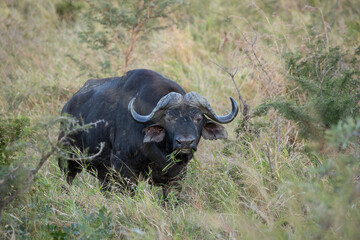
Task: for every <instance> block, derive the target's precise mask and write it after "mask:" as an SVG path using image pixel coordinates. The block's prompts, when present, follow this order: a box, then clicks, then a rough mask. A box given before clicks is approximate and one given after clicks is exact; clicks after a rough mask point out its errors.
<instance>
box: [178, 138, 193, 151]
mask: <svg viewBox="0 0 360 240" xmlns="http://www.w3.org/2000/svg"><path fill="white" fill-rule="evenodd" d="M175 143H176V148H182V149H184V148H186V149H190V148H195V138H194V137H182V136H180V137H176V138H175Z"/></svg>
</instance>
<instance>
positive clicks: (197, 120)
mask: <svg viewBox="0 0 360 240" xmlns="http://www.w3.org/2000/svg"><path fill="white" fill-rule="evenodd" d="M202 120H203V117H202V115H201V114H198V115H196V116H195V117H194V119H193V121H194V123H200V122H201V121H202Z"/></svg>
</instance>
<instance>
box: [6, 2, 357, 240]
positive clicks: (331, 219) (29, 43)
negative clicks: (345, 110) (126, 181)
mask: <svg viewBox="0 0 360 240" xmlns="http://www.w3.org/2000/svg"><path fill="white" fill-rule="evenodd" d="M57 2H65V1H60V0H59V1H50V0H40V1H31V0H24V1H1V3H0V85H1V88H0V116H1V118H0V119H2V118H16V117H17V116H26V117H27V118H29V120H30V127H31V128H34V129H38V130H37V131H36V132H31V134H30V136H27V138H28V139H29V140H28V142H29V143H30V144H28V145H26V144H25V145H21V146H20V147H22V151H19V152H18V153H17V155H14V157H13V158H16V159H17V162H14V163H13V164H14V165H16V164H17V163H18V161H22V162H24V164H25V167H26V168H32V167H34V166H35V165H36V163H37V161H38V159H39V156H40V155H41V153H43V152H45V151H46V150H47V149H48V148H49V147H50V146H49V141H53V142H56V138H57V134H58V131H59V126H58V124H55V125H52V126H50V130H49V139H46V132H45V131H44V129H41V128H39V127H37V128H36V126H38V124H39V123H44V122H45V123H46V122H50V120H49V119H53V118H56V117H57V116H59V114H60V111H61V108H62V106H63V105H64V104H65V103H66V101H67V100H68V99H69V98H70V97H71V96H72V94H73V93H75V92H76V91H77V90H78V89H79V88H80V87H81V86H82V85H83V84H84V83H85V81H86V80H88V79H89V78H94V77H99V78H100V77H110V76H115V75H117V69H108V70H106V71H103V69H102V66H101V64H100V63H101V62H104V61H106V60H109V59H108V58H109V57H108V56H107V55H106V53H104V52H102V51H95V50H92V49H89V48H87V46H86V44H84V43H82V42H81V41H80V39H79V37H78V33H79V32H80V31H82V30H83V28H84V27H85V23H84V21H83V18H82V15H81V11H84V9H85V10H86V5H84V6H83V7H81V8H79V9H78V10H74V11H80V12H78V13H76V17H74V18H72V16H71V14H70V15H66V17H65V18H64V17H63V18H61V17H59V16H57V14H56V3H57ZM309 4H311V5H312V6H314V7H315V8H311V9H306V8H305V9H304V3H300V2H299V1H295V0H294V1H250V0H246V1H241V3H240V1H234V0H223V1H220V0H216V1H211V4H209V2H208V1H203V0H195V1H191V2H190V4H189V5H187V7H186V9H184V11H183V12H182V14H183V17H184V19H185V20H186V22H185V23H184V25H183V26H180V27H171V28H168V29H166V30H164V31H160V32H156V33H154V34H151V35H149V36H147V39H144V40H141V42H139V44H138V45H137V46H136V49H135V52H134V58H133V60H132V62H131V63H130V68H150V69H153V70H155V71H158V72H160V73H161V74H163V75H165V76H167V77H169V78H171V79H173V80H175V81H177V82H178V83H179V84H181V85H182V86H183V87H184V88H185V89H186V91H196V92H198V93H200V94H201V95H203V96H204V97H206V98H207V99H209V101H210V103H211V104H212V105H213V107H214V109H215V110H216V111H217V112H219V113H221V114H223V113H226V112H227V111H229V110H230V105H229V104H230V102H229V96H232V97H234V98H236V97H237V93H236V89H235V88H234V87H233V85H232V82H231V79H230V78H229V77H228V76H227V74H226V73H224V72H223V71H222V70H221V69H219V68H218V67H217V66H216V65H214V64H213V63H211V61H215V62H217V63H219V64H220V65H222V66H224V67H226V68H229V69H230V70H233V69H234V68H235V67H239V71H238V74H237V75H236V77H235V80H236V83H237V84H238V86H239V87H240V90H241V93H242V94H243V97H244V98H245V99H246V100H247V103H248V104H249V105H250V107H251V108H255V107H256V106H257V105H259V104H261V103H262V102H263V101H264V100H268V99H274V98H276V97H278V96H283V95H286V94H287V93H286V88H285V84H286V81H287V80H286V79H287V77H288V72H287V70H288V69H286V62H285V60H284V56H285V53H286V52H288V51H294V52H295V51H297V49H301V50H302V52H304V51H305V50H311V49H310V48H309V46H308V42H309V39H312V40H314V39H316V38H318V39H320V41H323V39H324V29H325V28H324V26H328V25H326V24H330V22H331V19H332V16H333V15H332V14H333V6H334V4H335V1H309ZM359 11H360V6H359V3H358V1H355V0H347V1H339V5H338V7H337V11H336V14H335V21H334V25H333V26H332V29H331V31H328V35H329V37H328V41H327V45H326V47H331V46H341V48H342V50H343V51H350V52H351V51H354V49H355V48H356V47H358V45H357V44H359V41H356V39H359V35H360V29H359V28H358V27H357V26H358V25H359V24H358V23H359V17H358V16H360V13H359ZM324 21H325V22H326V23H325V22H324ZM313 22H315V23H313ZM314 24H315V25H314ZM311 29H315V31H316V32H317V34H315V35H314V34H313V33H311V31H312V30H311ZM254 32H256V33H257V40H256V42H255V43H254V45H253V46H251V44H249V43H248V42H247V41H245V40H244V37H243V36H245V37H247V39H248V40H249V41H251V38H252V37H254ZM254 53H255V55H254ZM123 57H124V56H121V55H119V56H117V58H118V59H119V64H120V66H121V64H122V63H123ZM258 60H259V61H260V62H261V65H260V64H259V62H258ZM120 70H121V69H120ZM120 73H121V72H120ZM269 79H270V80H269ZM298 99H300V101H301V95H299V96H298ZM277 119H278V114H277V113H276V112H275V111H271V110H270V111H269V112H268V114H267V115H266V116H263V117H261V118H260V117H258V118H254V119H251V124H252V132H251V133H250V134H245V133H243V132H241V131H240V133H239V136H237V133H236V129H238V122H239V120H240V118H238V121H234V122H232V123H231V124H228V125H226V129H227V131H228V133H229V139H228V140H225V141H214V142H212V141H205V140H202V141H201V142H200V145H199V147H198V149H199V150H198V151H197V153H196V159H194V160H192V161H191V162H190V166H189V171H188V174H187V176H186V178H185V179H184V181H183V182H182V186H183V190H182V192H181V194H180V197H178V198H176V197H175V194H174V193H170V199H169V202H168V203H166V204H164V203H163V202H162V201H161V193H162V191H161V189H160V188H158V187H154V186H151V185H150V184H149V183H148V182H147V181H146V179H145V180H143V181H140V183H139V185H138V187H137V189H136V190H135V194H134V195H130V194H128V193H118V192H110V193H106V194H105V193H103V192H101V190H100V185H99V182H98V181H97V180H96V179H95V178H94V177H92V176H90V174H88V173H86V172H82V173H81V174H80V175H79V176H78V177H77V178H76V179H75V181H74V185H73V186H71V187H69V186H67V184H66V182H65V180H64V178H63V176H62V174H61V173H60V171H59V169H58V166H57V162H56V156H52V157H51V158H50V159H49V161H48V162H47V163H46V164H45V165H44V167H43V168H42V169H41V170H40V172H39V173H38V174H37V175H36V177H35V179H34V183H33V184H32V185H31V186H30V187H29V189H28V191H26V192H25V193H24V194H22V195H21V196H19V197H18V198H17V199H16V200H15V201H14V202H12V203H11V204H9V205H8V206H7V207H6V208H5V209H4V211H3V213H2V222H1V225H0V239H357V238H358V236H360V229H359V227H358V223H359V222H360V211H359V196H360V189H359V186H358V185H357V183H356V181H354V178H355V176H356V175H357V173H358V171H359V162H358V160H357V158H356V156H358V155H356V154H358V152H359V148H358V144H356V143H358V142H356V141H358V140H356V139H357V138H355V140H354V139H352V138H351V140H349V141H350V142H352V144H349V145H348V146H346V149H344V150H341V149H339V148H338V145H335V146H334V145H331V144H330V143H332V142H334V141H335V140H336V139H340V138H341V139H342V138H346V137H347V136H350V135H351V134H352V133H354V132H356V131H358V128H356V127H355V125H356V124H354V123H348V125H345V126H343V127H342V126H341V125H338V127H337V130H331V131H332V132H330V133H329V138H330V140H331V141H330V140H329V142H325V143H324V142H321V143H319V142H316V141H311V140H307V139H300V137H299V136H298V134H299V129H298V128H297V126H296V124H295V123H294V122H290V121H288V120H286V119H283V118H279V125H277ZM345 128H346V129H347V130H346V131H345V130H344V129H345ZM354 129H355V130H354ZM277 132H278V133H277ZM345 132H346V134H348V135H346V136H345V135H344V133H345ZM342 134H343V135H344V136H343V135H342ZM349 139H350V137H349ZM344 141H345V140H344ZM335 142H336V141H335ZM23 143H24V142H23ZM25 143H26V141H25ZM336 144H341V142H336ZM0 167H1V169H0V173H1V172H2V171H1V170H3V169H5V166H0ZM12 167H13V166H12ZM2 176H3V175H2ZM2 176H1V178H2ZM1 178H0V179H1ZM64 186H65V187H68V189H69V191H68V193H66V192H65V191H64V189H63V187H64ZM1 191H2V189H1V188H0V193H2V192H1Z"/></svg>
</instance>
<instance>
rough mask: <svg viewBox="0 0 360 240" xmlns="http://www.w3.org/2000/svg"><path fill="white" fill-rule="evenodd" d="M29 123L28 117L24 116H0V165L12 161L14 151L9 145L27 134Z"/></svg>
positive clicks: (8, 163)
mask: <svg viewBox="0 0 360 240" xmlns="http://www.w3.org/2000/svg"><path fill="white" fill-rule="evenodd" d="M29 125H30V119H29V118H28V117H25V116H17V117H14V118H3V117H0V166H1V165H10V164H11V163H12V161H13V159H14V156H15V153H16V151H15V149H14V148H11V147H10V145H11V144H13V143H14V142H15V141H18V140H20V139H24V138H26V137H27V136H28V135H29V128H28V127H29Z"/></svg>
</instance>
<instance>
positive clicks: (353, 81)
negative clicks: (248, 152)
mask: <svg viewBox="0 0 360 240" xmlns="http://www.w3.org/2000/svg"><path fill="white" fill-rule="evenodd" d="M319 44H321V43H319ZM316 47H318V46H317V45H316V46H313V47H312V48H311V49H309V50H308V51H306V52H299V53H289V54H287V55H286V61H287V69H288V71H289V77H288V79H289V82H288V85H287V92H288V95H287V98H286V99H281V98H279V99H277V100H274V101H270V102H267V103H263V104H261V105H260V106H258V107H257V109H256V110H255V112H254V115H257V116H258V115H263V114H266V113H267V112H268V110H269V109H270V108H274V109H276V110H277V111H278V112H279V114H281V115H282V116H284V117H285V118H286V119H289V120H293V121H295V122H296V123H297V124H298V125H299V129H300V131H301V133H302V135H303V136H304V137H307V138H309V137H312V138H316V139H320V138H323V136H324V131H325V130H326V129H328V128H329V127H330V126H331V125H334V124H337V123H338V122H339V121H340V120H344V119H346V118H347V117H349V116H352V117H354V116H355V115H356V114H357V113H358V112H359V106H358V102H359V100H360V93H359V87H360V71H359V69H358V66H359V63H358V57H359V54H358V53H342V52H341V50H340V48H339V47H335V48H329V50H326V49H321V48H320V49H319V48H316ZM354 54H355V55H354Z"/></svg>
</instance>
